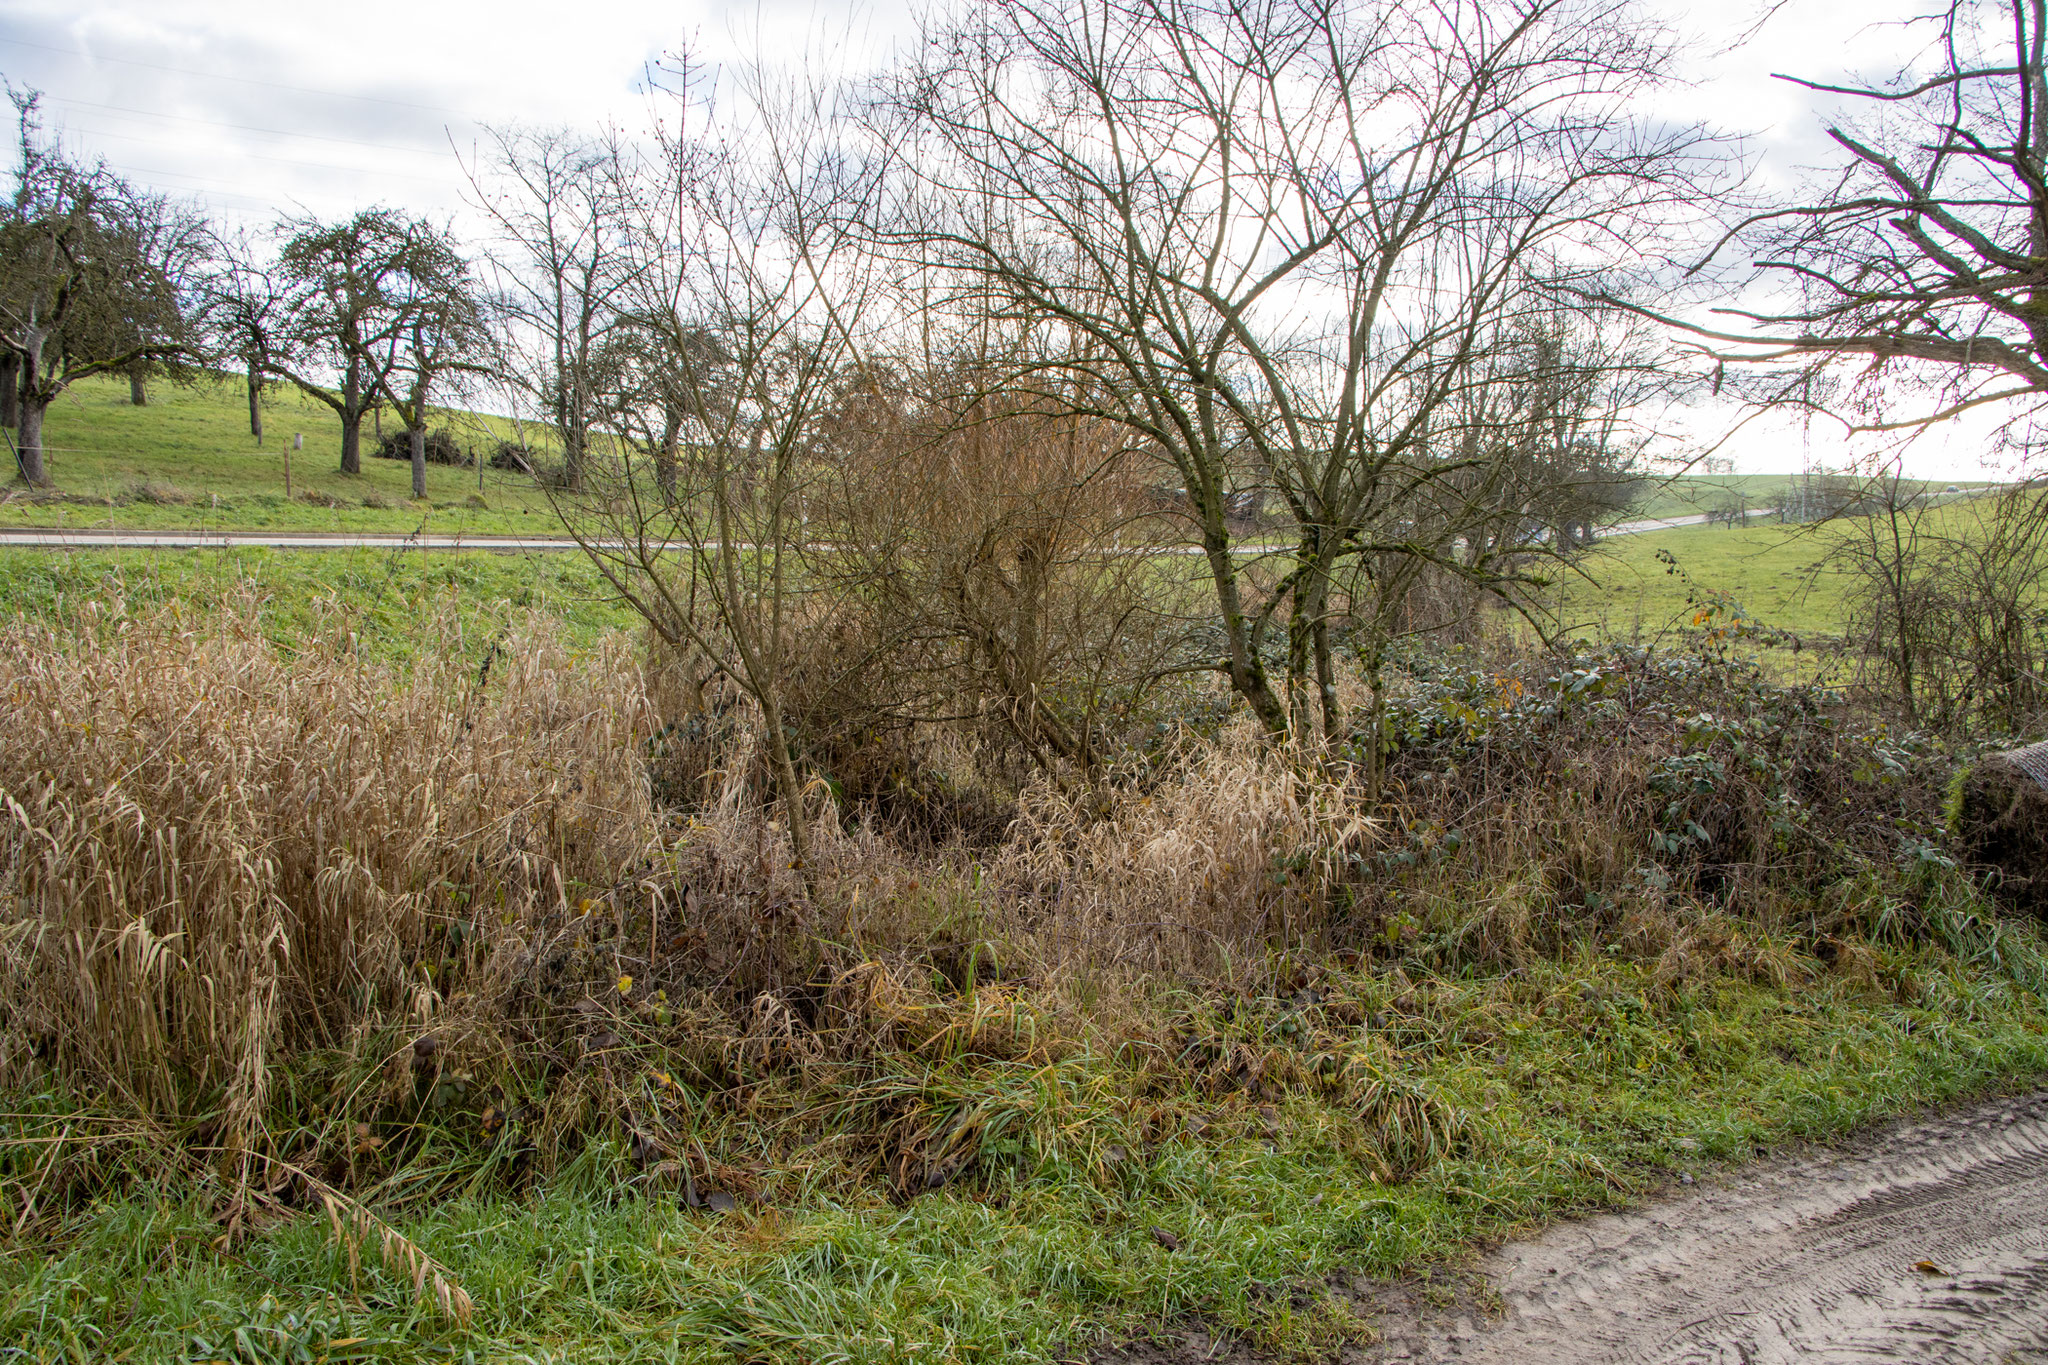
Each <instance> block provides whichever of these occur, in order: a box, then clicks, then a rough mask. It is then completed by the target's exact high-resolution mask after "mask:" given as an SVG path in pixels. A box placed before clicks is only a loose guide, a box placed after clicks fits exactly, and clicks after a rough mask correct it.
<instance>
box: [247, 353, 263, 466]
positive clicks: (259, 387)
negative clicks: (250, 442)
mask: <svg viewBox="0 0 2048 1365" xmlns="http://www.w3.org/2000/svg"><path fill="white" fill-rule="evenodd" d="M249 434H250V435H251V436H254V437H255V438H256V444H257V445H259V446H260V445H262V444H263V372H262V371H261V370H259V369H257V368H256V366H255V364H254V363H253V362H252V363H251V364H250V366H249Z"/></svg>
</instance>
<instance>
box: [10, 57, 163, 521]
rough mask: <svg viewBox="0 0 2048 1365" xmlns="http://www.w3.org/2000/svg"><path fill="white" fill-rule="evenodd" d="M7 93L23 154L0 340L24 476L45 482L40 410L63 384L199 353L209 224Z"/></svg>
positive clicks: (30, 101) (26, 100) (33, 99)
mask: <svg viewBox="0 0 2048 1365" xmlns="http://www.w3.org/2000/svg"><path fill="white" fill-rule="evenodd" d="M10 93H11V94H12V95H13V98H14V103H15V110H16V114H17V118H18V128H19V141H18V147H19V159H18V161H17V163H16V166H15V171H14V182H15V183H14V192H13V194H12V195H11V197H10V198H9V199H8V201H7V202H6V205H5V208H4V214H0V351H4V353H5V355H6V356H7V357H8V359H9V360H11V361H12V364H11V365H9V366H7V367H6V377H7V378H8V379H9V380H11V382H12V388H13V399H14V402H13V405H12V406H13V412H12V413H11V415H12V417H13V418H14V426H15V434H16V435H15V458H16V461H17V463H18V466H19V470H20V474H21V477H22V478H23V479H25V480H26V481H27V482H28V483H30V484H33V485H45V484H48V483H49V482H50V475H49V468H48V465H47V463H46V461H45V459H44V451H43V416H44V414H45V412H47V411H48V409H49V406H50V404H51V403H52V402H53V401H55V399H56V398H57V396H58V395H59V394H61V393H63V392H64V390H65V389H67V388H69V387H70V386H71V385H73V384H75V383H77V382H78V381H79V380H81V379H84V378H87V377H88V376H91V375H96V374H108V373H116V374H118V373H126V372H127V371H129V370H130V369H131V368H133V367H134V366H137V365H142V364H147V363H150V362H156V363H160V364H161V363H168V362H173V361H178V360H182V359H184V358H186V357H188V356H189V355H190V354H191V353H192V340H193V338H192V336H191V332H190V326H189V321H188V318H187V310H186V306H185V305H186V300H185V297H184V289H185V283H186V280H187V278H188V277H189V275H190V273H191V271H192V269H193V267H194V265H195V263H196V260H197V254H198V245H199V242H200V240H201V234H200V232H199V230H198V228H199V222H198V219H197V217H196V215H195V214H193V213H192V212H191V211H190V210H189V209H187V208H185V207H184V206H182V205H179V204H176V203H174V202H173V201H171V200H169V199H167V198H165V197H163V196H161V195H150V194H144V193H141V192H139V191H137V190H136V189H135V188H134V187H133V186H131V185H129V184H128V183H127V182H125V181H123V180H122V179H120V178H119V177H118V176H116V175H114V174H113V173H112V172H111V171H109V170H107V168H106V167H104V166H82V165H79V164H76V163H74V162H72V161H70V160H68V159H67V158H65V157H64V156H63V155H62V153H61V152H60V151H58V150H57V149H56V148H55V147H53V146H50V145H48V144H46V143H45V141H44V140H43V135H42V130H41V128H40V125H39V123H38V121H37V96H36V95H35V94H33V93H22V92H10Z"/></svg>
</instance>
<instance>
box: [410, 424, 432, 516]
mask: <svg viewBox="0 0 2048 1365" xmlns="http://www.w3.org/2000/svg"><path fill="white" fill-rule="evenodd" d="M405 434H406V440H407V443H408V444H409V445H411V446H412V496H413V501H415V502H418V501H419V500H420V499H422V498H424V497H426V496H427V429H426V427H425V426H424V425H420V426H413V427H410V428H408V429H407V431H406V433H405Z"/></svg>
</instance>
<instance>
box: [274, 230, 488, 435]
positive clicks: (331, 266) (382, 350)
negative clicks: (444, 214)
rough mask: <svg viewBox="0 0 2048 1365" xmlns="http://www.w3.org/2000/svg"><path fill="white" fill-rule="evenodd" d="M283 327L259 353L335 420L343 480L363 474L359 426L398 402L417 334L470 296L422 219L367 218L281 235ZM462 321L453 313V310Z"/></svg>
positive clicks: (442, 235)
mask: <svg viewBox="0 0 2048 1365" xmlns="http://www.w3.org/2000/svg"><path fill="white" fill-rule="evenodd" d="M279 235H280V236H282V237H283V239H284V242H283V245H282V247H281V248H280V249H279V251H278V255H277V264H276V267H275V278H276V280H277V282H278V285H279V288H280V291H281V294H282V307H281V309H280V316H279V323H278V326H277V328H276V330H275V331H274V332H272V333H270V334H269V336H268V337H267V339H266V341H265V344H264V345H262V346H261V347H260V348H256V350H257V352H258V353H260V354H261V355H262V357H263V363H264V364H265V365H266V366H267V367H268V368H269V370H270V372H271V373H273V374H276V375H279V376H281V377H282V378H284V379H287V380H290V381H291V382H292V383H293V384H295V385H297V386H298V388H299V390H300V392H302V393H304V394H306V395H307V396H308V397H310V398H312V399H314V400H315V401H317V402H320V403H323V404H325V405H326V406H327V407H329V408H331V409H333V411H334V414H335V416H337V417H339V418H340V419H341V470H342V472H343V473H344V474H360V473H362V472H363V455H362V427H363V418H364V417H365V416H367V415H368V414H369V413H370V411H371V410H372V409H373V408H374V407H376V406H377V404H379V403H381V402H382V401H384V400H385V399H386V398H387V397H388V396H390V395H391V394H392V393H393V392H394V388H393V386H394V383H395V382H396V377H397V376H398V375H399V372H400V371H401V369H402V368H403V366H404V364H405V362H406V356H407V347H408V346H409V344H410V342H411V340H412V335H413V329H414V327H415V325H416V324H418V323H420V322H421V321H422V320H423V319H427V318H430V317H432V316H433V315H436V314H438V313H440V312H442V311H443V310H444V309H449V308H450V307H451V300H450V299H449V298H448V297H447V291H449V290H452V289H455V288H457V287H466V286H465V283H464V282H465V281H466V279H467V275H466V272H463V271H457V270H451V269H450V260H451V258H452V259H456V260H459V258H456V257H454V253H453V251H452V248H451V247H450V245H449V242H448V236H447V233H446V232H444V231H443V230H441V229H439V228H436V227H435V226H434V225H433V224H431V223H429V222H427V221H426V220H425V219H420V218H412V217H408V216H407V215H405V214H403V213H400V212H399V211H397V210H395V209H388V208H373V209H366V210H364V211H363V212H361V213H358V214H357V215H356V216H355V217H353V218H350V219H348V220H347V221H345V222H340V223H323V222H320V221H318V220H316V219H312V218H299V219H291V220H287V221H286V222H285V223H284V224H282V225H281V227H280V233H279ZM457 311H459V310H457Z"/></svg>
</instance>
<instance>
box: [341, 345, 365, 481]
mask: <svg viewBox="0 0 2048 1365" xmlns="http://www.w3.org/2000/svg"><path fill="white" fill-rule="evenodd" d="M341 472H342V473H344V474H360V473H362V472H363V371H362V367H361V364H360V363H359V362H357V361H354V360H351V361H350V362H349V363H348V372H347V373H346V374H345V375H344V376H343V377H342V383H341Z"/></svg>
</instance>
